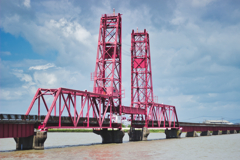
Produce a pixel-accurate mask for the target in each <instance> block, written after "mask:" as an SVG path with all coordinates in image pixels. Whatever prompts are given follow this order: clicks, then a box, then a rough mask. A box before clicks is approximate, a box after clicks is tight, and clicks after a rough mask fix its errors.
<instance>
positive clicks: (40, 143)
mask: <svg viewBox="0 0 240 160" xmlns="http://www.w3.org/2000/svg"><path fill="white" fill-rule="evenodd" d="M46 139H47V132H35V135H34V137H33V149H37V150H40V149H44V142H45V140H46Z"/></svg>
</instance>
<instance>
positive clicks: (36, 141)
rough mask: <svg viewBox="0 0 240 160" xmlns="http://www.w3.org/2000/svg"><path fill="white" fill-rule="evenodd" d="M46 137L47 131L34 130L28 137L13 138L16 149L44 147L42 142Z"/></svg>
mask: <svg viewBox="0 0 240 160" xmlns="http://www.w3.org/2000/svg"><path fill="white" fill-rule="evenodd" d="M46 139H47V132H46V131H45V132H35V133H34V135H32V136H29V137H19V138H14V140H15V142H16V150H27V149H39V150H40V149H44V142H45V140H46Z"/></svg>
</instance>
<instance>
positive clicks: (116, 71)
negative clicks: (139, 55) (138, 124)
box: [93, 13, 122, 115]
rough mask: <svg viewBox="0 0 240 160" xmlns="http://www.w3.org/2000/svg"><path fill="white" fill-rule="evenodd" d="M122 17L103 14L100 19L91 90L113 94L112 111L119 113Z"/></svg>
mask: <svg viewBox="0 0 240 160" xmlns="http://www.w3.org/2000/svg"><path fill="white" fill-rule="evenodd" d="M121 52H122V18H121V14H120V13H118V14H117V15H115V13H113V14H104V15H102V17H101V20H100V29H99V38H98V48H97V58H96V66H95V72H94V87H93V92H94V93H99V94H104V95H110V96H113V101H114V107H113V108H117V109H116V110H115V111H114V112H115V113H116V112H117V113H119V114H120V115H121V97H122V96H121V94H122V93H121V91H122V89H121V88H122V86H121V82H122V77H121V76H122V70H121V66H122V63H121V62H122V57H121V55H122V54H121Z"/></svg>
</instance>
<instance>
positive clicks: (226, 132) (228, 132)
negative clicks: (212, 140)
mask: <svg viewBox="0 0 240 160" xmlns="http://www.w3.org/2000/svg"><path fill="white" fill-rule="evenodd" d="M222 134H230V131H229V130H225V131H222Z"/></svg>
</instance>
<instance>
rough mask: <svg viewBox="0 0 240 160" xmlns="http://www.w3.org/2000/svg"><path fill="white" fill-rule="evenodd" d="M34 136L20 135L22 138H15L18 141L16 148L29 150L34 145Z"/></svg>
mask: <svg viewBox="0 0 240 160" xmlns="http://www.w3.org/2000/svg"><path fill="white" fill-rule="evenodd" d="M33 136H34V135H32V136H29V137H20V138H14V140H15V142H16V150H27V149H32V147H33Z"/></svg>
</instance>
